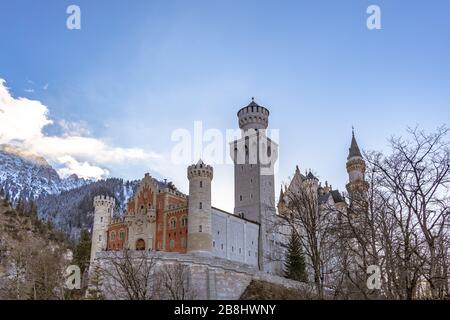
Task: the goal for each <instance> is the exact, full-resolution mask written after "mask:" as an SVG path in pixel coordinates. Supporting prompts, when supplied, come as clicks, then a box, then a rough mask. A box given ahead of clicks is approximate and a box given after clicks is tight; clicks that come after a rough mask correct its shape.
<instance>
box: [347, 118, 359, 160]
mask: <svg viewBox="0 0 450 320" xmlns="http://www.w3.org/2000/svg"><path fill="white" fill-rule="evenodd" d="M353 157H361V158H362V155H361V151H359V147H358V143H357V142H356V138H355V128H354V127H353V126H352V143H351V144H350V148H349V149H348V157H347V160H349V159H350V158H353Z"/></svg>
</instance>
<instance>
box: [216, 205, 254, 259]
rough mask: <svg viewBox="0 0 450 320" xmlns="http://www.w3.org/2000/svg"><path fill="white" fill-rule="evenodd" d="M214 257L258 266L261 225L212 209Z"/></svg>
mask: <svg viewBox="0 0 450 320" xmlns="http://www.w3.org/2000/svg"><path fill="white" fill-rule="evenodd" d="M211 220H212V239H213V251H212V253H213V255H214V256H217V257H221V258H224V259H229V260H232V261H239V262H242V263H246V264H249V265H253V266H258V234H259V225H258V224H256V223H253V222H250V221H247V220H244V219H241V218H239V217H237V216H235V215H232V214H230V213H226V212H223V211H221V210H218V209H216V208H212V212H211Z"/></svg>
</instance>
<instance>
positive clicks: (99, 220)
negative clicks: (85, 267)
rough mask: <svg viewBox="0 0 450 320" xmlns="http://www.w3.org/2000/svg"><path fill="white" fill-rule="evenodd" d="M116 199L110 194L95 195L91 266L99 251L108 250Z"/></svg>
mask: <svg viewBox="0 0 450 320" xmlns="http://www.w3.org/2000/svg"><path fill="white" fill-rule="evenodd" d="M115 204H116V200H115V199H114V198H112V197H108V196H97V197H94V225H93V227H92V245H91V266H92V265H93V262H94V259H95V255H96V253H97V252H100V251H103V250H106V248H107V244H108V234H107V232H108V225H109V224H110V222H111V215H112V213H113V209H114V206H115Z"/></svg>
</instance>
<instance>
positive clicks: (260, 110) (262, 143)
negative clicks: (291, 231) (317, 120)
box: [230, 101, 278, 223]
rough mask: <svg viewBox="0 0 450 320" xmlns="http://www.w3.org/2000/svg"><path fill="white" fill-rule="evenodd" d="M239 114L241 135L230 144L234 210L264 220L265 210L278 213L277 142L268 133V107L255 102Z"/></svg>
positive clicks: (250, 217)
mask: <svg viewBox="0 0 450 320" xmlns="http://www.w3.org/2000/svg"><path fill="white" fill-rule="evenodd" d="M237 116H238V119H239V127H240V129H241V138H240V139H238V140H236V141H234V142H232V143H231V145H230V154H231V157H232V159H233V162H234V201H235V208H234V213H235V214H238V215H242V216H244V217H245V218H246V219H249V220H252V221H255V222H258V223H261V221H262V216H261V213H262V211H266V209H271V210H272V209H273V212H275V185H274V165H275V162H276V161H277V158H278V145H277V144H276V143H275V142H273V141H272V140H270V139H269V138H268V137H267V136H266V129H267V126H268V124H269V110H268V109H266V108H265V107H263V106H260V105H258V104H256V103H255V102H254V101H252V102H251V103H250V104H249V105H248V106H246V107H244V108H242V109H240V110H239V112H238V113H237ZM262 209H264V210H262Z"/></svg>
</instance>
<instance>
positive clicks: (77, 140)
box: [0, 79, 161, 179]
mask: <svg viewBox="0 0 450 320" xmlns="http://www.w3.org/2000/svg"><path fill="white" fill-rule="evenodd" d="M53 123H54V122H53V121H52V120H51V119H50V118H49V111H48V108H47V107H46V106H45V105H43V104H42V103H41V102H39V101H35V100H29V99H26V98H15V97H12V96H11V94H10V92H9V90H8V88H7V87H6V86H5V81H4V80H2V79H0V144H5V143H6V144H15V145H16V146H20V147H22V148H24V149H26V150H29V151H32V152H35V153H37V154H40V155H42V156H44V157H45V158H46V159H47V160H49V161H50V162H54V163H56V164H58V165H61V166H62V168H61V169H59V173H60V174H61V175H63V176H66V175H69V174H72V173H75V174H77V175H78V176H81V177H85V178H94V179H98V178H103V177H105V176H106V175H108V174H109V172H108V170H106V169H104V167H105V166H108V165H111V164H118V163H122V162H126V161H133V160H134V161H146V162H150V163H151V162H152V161H154V162H155V163H156V162H161V156H160V155H158V154H157V153H154V152H147V151H145V150H143V149H140V148H119V147H114V146H111V145H109V144H108V143H106V142H104V141H102V140H101V139H98V138H95V137H91V136H90V131H89V130H88V129H87V128H86V125H85V124H84V123H82V122H81V123H80V122H68V121H65V120H62V121H59V122H58V125H59V126H60V127H61V129H62V130H63V134H62V135H60V136H57V135H53V136H49V135H46V134H44V132H43V129H44V127H45V126H47V125H50V124H53Z"/></svg>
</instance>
